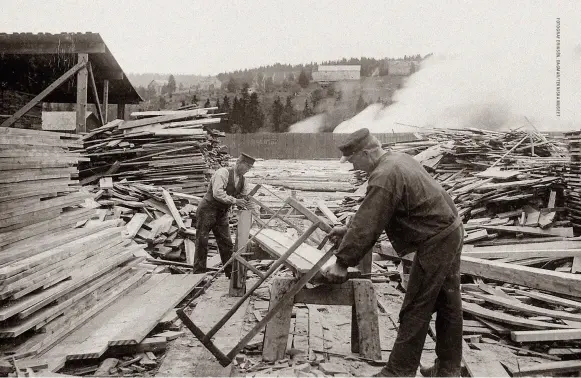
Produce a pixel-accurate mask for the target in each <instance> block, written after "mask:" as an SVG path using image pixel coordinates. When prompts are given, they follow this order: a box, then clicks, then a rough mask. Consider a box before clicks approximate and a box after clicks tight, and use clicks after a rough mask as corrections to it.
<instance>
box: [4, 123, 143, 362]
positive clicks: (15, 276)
mask: <svg viewBox="0 0 581 378" xmlns="http://www.w3.org/2000/svg"><path fill="white" fill-rule="evenodd" d="M0 142H1V143H0V154H1V156H0V175H1V177H2V178H1V179H0V180H1V181H0V187H1V189H2V190H1V192H2V193H1V194H0V210H1V211H0V213H1V215H0V218H1V219H0V225H1V226H0V302H1V309H0V338H1V339H3V343H1V346H2V349H3V350H9V351H11V352H12V353H16V355H17V356H18V357H23V356H28V355H36V354H38V353H41V352H42V351H44V350H46V349H47V348H50V347H51V346H52V345H55V344H56V343H58V342H59V340H61V339H62V338H63V337H64V336H66V335H67V334H68V333H70V332H71V331H72V330H74V329H75V328H76V327H78V326H80V325H82V324H83V323H84V322H85V321H86V320H88V319H89V318H91V317H92V316H94V315H95V314H97V313H99V312H100V311H101V310H102V309H103V308H105V307H107V306H108V305H109V304H110V303H112V302H113V301H114V300H115V299H116V298H117V297H119V296H120V295H122V294H123V293H125V292H126V291H127V290H130V289H132V288H134V287H136V286H137V285H139V284H140V283H141V282H143V280H145V279H146V278H147V277H148V276H146V275H145V274H146V272H147V270H146V269H143V268H142V267H140V266H139V265H138V263H139V262H140V260H141V259H138V258H136V257H135V255H139V251H141V247H140V246H139V245H136V244H135V243H134V242H132V241H131V240H127V238H125V237H124V236H123V233H122V232H123V230H124V229H125V228H124V227H121V226H122V225H123V221H122V220H120V219H119V217H110V218H109V219H106V218H105V217H102V218H100V219H98V218H99V215H98V214H97V213H96V212H95V210H93V209H91V208H87V207H86V206H87V204H88V203H90V202H88V201H90V194H89V193H88V192H87V191H85V190H84V189H80V188H78V187H75V186H71V185H74V184H76V183H77V180H73V177H75V176H76V173H77V167H75V165H76V164H78V163H79V161H82V160H83V158H82V157H81V156H80V155H79V154H77V153H72V152H70V149H72V148H76V147H80V146H81V142H80V141H79V140H78V139H77V138H76V137H75V136H71V135H68V134H62V133H50V132H42V131H34V130H20V129H4V128H2V129H0Z"/></svg>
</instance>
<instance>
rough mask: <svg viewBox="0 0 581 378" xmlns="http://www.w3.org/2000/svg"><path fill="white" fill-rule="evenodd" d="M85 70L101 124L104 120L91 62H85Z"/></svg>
mask: <svg viewBox="0 0 581 378" xmlns="http://www.w3.org/2000/svg"><path fill="white" fill-rule="evenodd" d="M87 70H88V72H89V83H90V84H91V90H92V91H93V97H94V100H95V106H96V107H97V116H98V118H99V121H100V122H101V126H103V125H104V124H105V122H103V112H102V111H101V103H100V101H99V91H97V84H96V83H95V75H93V67H91V62H89V64H87Z"/></svg>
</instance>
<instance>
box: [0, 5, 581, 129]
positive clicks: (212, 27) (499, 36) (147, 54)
mask: <svg viewBox="0 0 581 378" xmlns="http://www.w3.org/2000/svg"><path fill="white" fill-rule="evenodd" d="M1 8H2V9H1V11H0V32H7V33H10V32H51V33H58V32H63V31H65V32H89V31H90V32H96V33H100V34H101V36H102V37H103V39H104V40H105V43H106V44H107V46H108V47H109V49H110V50H111V52H112V53H113V54H114V56H115V57H116V59H117V61H118V62H119V63H120V65H121V67H122V68H123V70H124V71H125V72H126V73H161V74H198V75H215V74H218V73H220V72H227V71H233V70H238V69H245V68H253V67H258V66H261V65H268V64H274V63H277V62H278V63H286V64H298V63H309V62H322V61H325V60H335V59H340V58H343V57H346V58H349V57H362V56H365V57H375V58H383V57H391V58H397V57H403V56H404V55H416V54H420V55H422V56H425V55H426V54H429V53H433V54H434V55H433V57H431V58H430V59H427V60H425V61H423V62H422V68H421V69H420V70H419V71H418V72H417V73H415V74H414V75H412V76H410V77H409V78H408V79H407V81H406V82H405V85H404V87H403V88H402V89H401V90H398V91H397V92H396V93H395V95H394V97H393V99H394V101H395V104H394V105H392V106H389V107H387V108H382V107H378V106H375V107H372V108H371V109H367V110H366V111H364V113H363V114H362V115H361V116H360V117H357V116H356V117H354V118H353V119H352V120H349V121H347V122H346V124H343V125H340V127H338V128H337V129H336V131H337V130H339V129H341V130H343V131H344V132H348V131H349V130H353V129H355V128H358V127H362V126H368V127H370V128H371V129H373V130H375V131H381V132H386V131H387V132H391V131H395V132H398V131H410V130H413V128H411V129H409V130H403V129H402V126H401V123H405V124H409V125H414V127H426V126H435V127H440V126H443V127H466V126H477V127H486V128H496V129H498V128H502V127H504V128H507V127H519V126H521V125H522V123H523V122H525V121H524V117H525V116H526V117H528V119H529V120H530V121H531V123H532V124H536V125H538V126H539V128H540V129H543V130H559V129H561V130H562V129H571V128H574V129H580V128H581V111H580V110H579V109H581V1H579V0H512V1H506V0H445V1H444V0H442V1H425V0H405V1H402V0H360V1H352V0H316V1H307V0H245V1H242V0H214V1H200V0H189V1H185V0H181V1H179V0H163V1H158V0H139V1H136V0H98V1H95V0H91V1H84V0H67V1H65V0H51V1H46V0H34V1H33V0H21V1H17V0H12V1H8V0H5V1H3V2H2V7H1ZM557 25H558V27H557ZM557 28H558V29H559V34H558V35H557ZM557 40H558V43H559V52H560V56H557ZM557 66H558V67H559V68H558V69H557ZM557 95H558V96H557ZM557 97H558V98H557ZM557 100H558V101H559V102H558V103H557ZM322 123H323V121H322V117H318V118H316V119H314V120H311V121H310V122H305V123H303V124H302V125H301V127H302V128H303V129H313V130H316V129H317V128H318V126H317V125H320V124H322ZM527 123H528V121H527ZM311 124H313V125H314V126H313V125H311Z"/></svg>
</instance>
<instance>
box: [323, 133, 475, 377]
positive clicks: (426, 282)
mask: <svg viewBox="0 0 581 378" xmlns="http://www.w3.org/2000/svg"><path fill="white" fill-rule="evenodd" d="M339 149H340V150H341V151H342V152H343V157H342V158H341V161H342V162H351V163H352V164H353V167H354V168H355V169H359V170H363V171H365V172H367V173H369V181H368V188H367V194H366V196H365V198H364V200H363V202H362V203H361V206H360V208H359V209H358V210H357V213H356V214H355V216H354V217H353V219H352V221H351V223H350V224H349V225H348V226H347V227H336V228H334V229H333V230H332V231H331V233H330V236H332V237H333V239H334V240H337V241H338V240H340V245H339V248H338V250H337V253H336V257H337V262H336V263H335V264H333V265H330V266H329V267H327V268H326V269H324V271H323V272H322V273H323V275H324V276H325V277H327V279H328V280H329V281H331V282H337V283H339V282H343V281H345V280H346V278H347V267H349V266H356V265H357V263H358V262H359V261H360V260H361V259H362V258H363V257H364V255H365V254H366V252H368V251H369V250H370V248H371V247H372V246H373V244H375V242H376V241H377V239H378V238H379V236H380V234H381V233H382V232H383V231H385V232H386V233H387V235H388V237H389V239H390V241H391V243H392V245H393V248H394V249H395V250H396V251H397V253H398V254H399V255H400V256H403V255H405V254H407V253H409V252H412V251H416V254H415V257H414V261H413V264H412V269H411V273H410V277H409V282H408V285H407V292H406V295H405V298H404V302H403V304H402V307H401V310H400V314H399V322H400V326H399V330H398V333H397V338H396V340H395V343H394V346H393V349H392V351H391V354H390V356H389V361H388V363H387V364H386V366H385V367H384V368H383V369H382V370H381V371H380V372H379V373H378V374H377V376H415V375H416V370H417V368H418V366H419V364H420V357H421V354H422V349H423V346H424V342H425V338H426V335H427V332H428V327H429V324H430V320H431V317H432V313H433V312H436V313H437V318H436V355H437V359H436V363H435V364H434V366H432V367H430V368H422V369H421V370H420V371H421V372H422V374H423V375H426V376H457V377H459V376H460V362H461V359H462V299H461V296H460V253H461V251H462V242H463V238H464V230H463V228H462V222H461V219H460V218H459V216H458V211H457V209H456V207H455V205H454V203H453V201H452V199H451V198H450V196H449V195H448V193H446V191H445V190H444V189H443V188H442V186H441V185H440V184H439V183H438V182H436V181H435V180H434V179H433V178H432V177H431V176H430V175H429V174H428V172H427V171H426V170H425V169H424V168H423V167H422V166H421V165H420V164H419V163H418V162H417V161H416V160H415V159H414V158H413V157H412V156H410V155H407V154H402V153H396V152H387V151H384V150H383V149H382V148H381V143H380V142H379V141H378V140H377V139H376V138H375V137H373V136H372V135H371V134H370V133H369V130H368V129H360V130H357V131H355V132H354V133H353V134H351V135H350V136H349V138H348V139H347V141H346V142H345V143H344V144H342V145H341V146H339Z"/></svg>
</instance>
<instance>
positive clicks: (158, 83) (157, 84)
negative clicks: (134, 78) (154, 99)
mask: <svg viewBox="0 0 581 378" xmlns="http://www.w3.org/2000/svg"><path fill="white" fill-rule="evenodd" d="M167 84H168V81H167V80H158V79H154V80H152V81H151V82H150V83H149V84H148V85H147V89H149V90H151V89H153V90H154V91H155V94H156V96H161V89H162V88H163V87H164V86H166V85H167Z"/></svg>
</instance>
